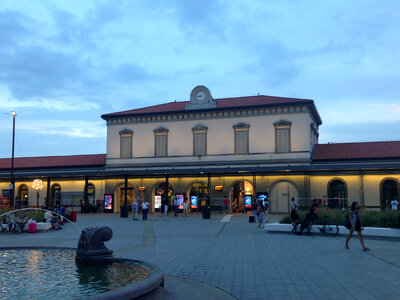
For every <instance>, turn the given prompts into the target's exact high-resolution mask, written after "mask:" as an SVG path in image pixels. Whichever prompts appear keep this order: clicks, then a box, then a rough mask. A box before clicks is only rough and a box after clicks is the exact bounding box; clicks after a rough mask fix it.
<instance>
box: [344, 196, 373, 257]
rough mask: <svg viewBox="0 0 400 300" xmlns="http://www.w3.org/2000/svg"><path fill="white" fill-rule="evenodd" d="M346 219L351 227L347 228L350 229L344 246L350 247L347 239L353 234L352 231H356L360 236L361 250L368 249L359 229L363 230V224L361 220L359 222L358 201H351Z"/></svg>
mask: <svg viewBox="0 0 400 300" xmlns="http://www.w3.org/2000/svg"><path fill="white" fill-rule="evenodd" d="M348 219H349V222H350V224H351V228H350V229H349V230H350V231H349V235H348V236H347V238H346V244H345V246H344V248H346V249H350V247H349V241H350V239H351V237H352V236H353V232H354V231H357V233H358V237H359V238H360V242H361V247H362V249H363V251H368V250H369V248H367V247H365V245H364V238H363V236H362V233H361V231H362V230H363V225H362V222H361V217H360V205H359V204H358V202H353V203H352V204H351V208H350V211H349V215H348Z"/></svg>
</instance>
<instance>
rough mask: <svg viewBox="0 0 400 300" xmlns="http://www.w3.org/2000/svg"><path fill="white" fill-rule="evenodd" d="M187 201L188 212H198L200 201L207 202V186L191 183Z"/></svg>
mask: <svg viewBox="0 0 400 300" xmlns="http://www.w3.org/2000/svg"><path fill="white" fill-rule="evenodd" d="M189 200H190V209H191V210H190V211H193V212H195V211H200V207H201V203H202V201H203V200H206V201H207V200H208V185H207V184H206V183H204V182H195V183H193V185H192V186H191V187H190V190H189ZM192 201H193V203H192Z"/></svg>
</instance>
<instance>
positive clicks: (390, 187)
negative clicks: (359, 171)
mask: <svg viewBox="0 0 400 300" xmlns="http://www.w3.org/2000/svg"><path fill="white" fill-rule="evenodd" d="M398 196H399V195H398V187H397V182H396V181H395V180H392V179H386V180H384V181H382V183H381V209H385V208H388V207H391V206H390V201H392V200H394V199H396V200H398V199H399V197H398Z"/></svg>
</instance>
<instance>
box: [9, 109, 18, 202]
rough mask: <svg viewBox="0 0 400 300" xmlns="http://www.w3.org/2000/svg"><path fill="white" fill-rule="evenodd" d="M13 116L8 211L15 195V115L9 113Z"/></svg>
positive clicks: (14, 113) (13, 112)
mask: <svg viewBox="0 0 400 300" xmlns="http://www.w3.org/2000/svg"><path fill="white" fill-rule="evenodd" d="M11 114H12V116H13V136H12V150H11V185H10V189H11V195H10V209H12V208H13V207H14V194H15V178H14V144H15V117H16V116H17V113H16V112H15V111H12V112H11Z"/></svg>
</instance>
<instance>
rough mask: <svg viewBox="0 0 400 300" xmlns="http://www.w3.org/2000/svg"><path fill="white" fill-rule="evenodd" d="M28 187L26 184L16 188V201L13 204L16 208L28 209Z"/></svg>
mask: <svg viewBox="0 0 400 300" xmlns="http://www.w3.org/2000/svg"><path fill="white" fill-rule="evenodd" d="M28 192H29V190H28V186H27V185H26V184H21V185H20V186H19V187H18V199H17V201H16V203H15V205H16V207H18V208H20V207H28V201H29V199H28Z"/></svg>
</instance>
